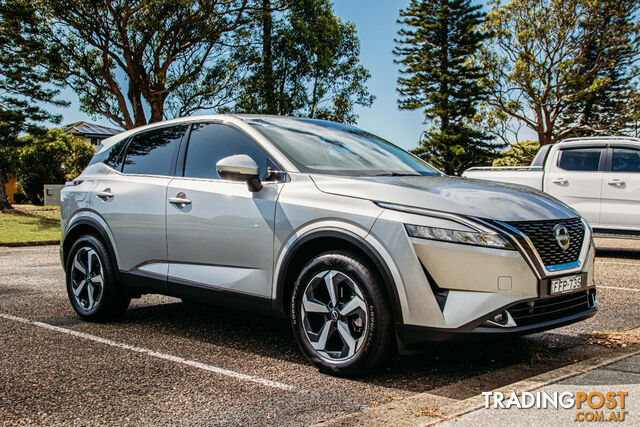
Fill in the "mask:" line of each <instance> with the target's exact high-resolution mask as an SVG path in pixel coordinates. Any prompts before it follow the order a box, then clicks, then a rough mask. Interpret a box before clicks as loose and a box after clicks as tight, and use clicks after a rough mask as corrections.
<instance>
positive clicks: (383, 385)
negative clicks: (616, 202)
mask: <svg viewBox="0 0 640 427" xmlns="http://www.w3.org/2000/svg"><path fill="white" fill-rule="evenodd" d="M598 244H599V246H600V247H602V250H600V251H599V252H598V258H597V260H596V280H597V283H598V285H599V290H598V301H599V304H600V310H599V313H598V314H597V315H596V316H595V317H593V318H591V319H589V320H587V321H585V322H582V323H579V324H576V325H571V326H568V327H564V328H560V329H556V330H553V331H549V332H546V333H540V334H535V335H532V336H530V337H523V338H518V339H515V340H510V341H492V342H487V343H479V344H473V351H469V345H468V344H440V345H432V346H429V347H427V348H426V349H425V352H424V353H422V354H419V355H415V356H410V357H403V358H400V359H397V360H396V361H395V362H393V363H392V364H391V365H390V366H389V367H388V368H387V369H386V370H383V371H382V372H379V373H376V374H373V375H370V376H367V377H364V378H358V379H344V378H335V377H331V376H328V375H325V374H322V373H319V372H318V371H317V370H316V369H315V368H314V367H313V366H311V365H309V364H308V363H307V362H306V361H305V360H304V358H303V357H302V355H301V354H300V352H299V350H298V348H297V347H296V344H295V341H294V339H293V337H292V335H291V332H290V329H289V326H288V323H287V322H286V321H284V320H280V319H271V318H268V317H264V316H257V315H253V314H247V313H242V312H237V311H231V310H227V309H222V308H216V307H202V306H198V305H193V304H185V303H183V302H181V301H180V300H177V299H173V298H168V297H163V296H144V297H143V298H140V299H136V300H133V301H132V304H131V306H130V308H129V310H128V312H127V313H126V315H125V317H124V318H123V319H122V320H119V321H117V322H113V323H106V324H95V323H87V322H84V321H82V320H80V319H79V318H78V317H77V316H76V315H75V313H74V312H73V310H72V309H71V306H70V304H69V302H68V300H67V296H66V291H65V288H64V274H63V272H62V269H61V267H60V264H59V258H58V249H57V247H54V246H45V247H27V248H1V250H0V337H1V340H0V352H1V353H2V355H3V356H2V363H1V364H0V420H1V421H0V422H1V423H3V424H26V423H44V424H114V423H118V424H141V423H142V424H151V423H153V424H214V425H229V424H243V425H265V424H269V425H270V424H278V425H308V424H314V423H323V422H325V421H328V420H332V419H334V418H336V417H340V416H344V415H346V414H352V413H356V412H358V411H361V410H363V409H366V408H370V407H376V406H379V405H384V404H385V403H388V402H393V401H397V400H401V399H406V398H409V397H411V396H414V395H416V394H419V393H425V392H428V393H431V394H433V395H434V396H438V398H439V399H441V400H442V401H443V403H447V402H456V401H460V400H463V399H467V398H469V397H471V396H474V395H477V394H479V393H480V392H482V391H487V390H492V389H495V388H497V387H500V386H503V385H506V384H510V383H513V382H516V381H520V380H522V379H525V378H528V377H531V376H534V375H537V374H540V373H542V372H546V371H549V370H552V369H555V368H558V367H560V366H563V365H566V364H569V363H573V362H574V361H576V360H583V359H586V358H589V357H593V356H595V355H599V354H605V353H615V351H616V349H615V347H611V346H609V345H605V344H606V343H604V344H603V343H598V342H594V341H593V339H592V337H591V336H590V335H589V334H590V333H591V332H593V331H614V330H618V331H625V330H629V329H634V328H637V327H640V304H639V303H638V301H640V242H638V241H610V240H602V241H598Z"/></svg>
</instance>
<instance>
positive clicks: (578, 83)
mask: <svg viewBox="0 0 640 427" xmlns="http://www.w3.org/2000/svg"><path fill="white" fill-rule="evenodd" d="M590 6H591V7H590V8H589V13H588V14H587V16H585V19H584V20H583V21H582V22H580V27H581V31H582V32H583V33H584V39H583V41H582V52H583V55H581V56H580V58H579V63H578V74H577V76H576V78H575V81H574V82H573V86H574V87H573V90H574V91H575V92H576V97H575V102H572V103H571V104H569V106H568V107H567V109H566V110H565V111H564V112H563V113H562V115H561V124H560V128H559V133H560V134H566V135H567V136H589V135H594V134H595V135H597V134H600V133H603V132H607V133H629V132H631V131H632V128H633V127H634V126H635V123H636V122H637V121H638V119H639V118H640V110H638V109H637V108H636V107H637V100H638V96H639V95H640V94H639V93H638V91H637V88H636V87H635V85H634V78H635V77H637V70H634V69H633V68H632V65H633V63H634V62H635V61H636V60H637V58H638V52H639V49H638V45H637V43H638V42H640V38H639V34H638V29H639V28H640V24H638V23H636V22H634V14H635V13H636V12H637V10H638V8H639V7H640V3H638V1H637V0H623V1H618V0H616V1H612V0H602V1H599V2H596V3H595V4H593V5H590ZM600 63H602V64H603V66H600ZM585 88H586V90H583V89H585Z"/></svg>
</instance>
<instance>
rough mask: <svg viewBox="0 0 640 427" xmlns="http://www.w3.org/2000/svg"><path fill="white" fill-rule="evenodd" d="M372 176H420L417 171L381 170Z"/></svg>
mask: <svg viewBox="0 0 640 427" xmlns="http://www.w3.org/2000/svg"><path fill="white" fill-rule="evenodd" d="M373 176H421V175H420V174H419V173H400V172H383V173H377V174H375V175H373Z"/></svg>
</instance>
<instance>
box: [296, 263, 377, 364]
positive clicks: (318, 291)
mask: <svg viewBox="0 0 640 427" xmlns="http://www.w3.org/2000/svg"><path fill="white" fill-rule="evenodd" d="M300 311H301V313H300V314H301V317H300V318H301V320H302V327H303V328H304V332H305V335H306V338H307V340H308V341H309V344H311V346H312V347H313V349H314V350H315V351H316V353H317V354H318V355H319V356H320V357H322V358H323V359H325V360H326V361H328V362H331V363H337V362H344V361H346V360H348V359H350V358H352V357H353V356H355V355H356V354H357V353H358V351H360V349H361V348H362V345H363V343H364V342H365V339H366V335H367V331H368V326H369V313H368V310H367V303H366V302H365V298H364V296H363V293H362V290H361V289H360V287H359V286H358V285H357V284H356V283H355V282H354V281H353V280H352V279H351V278H349V277H348V276H347V275H346V274H344V273H342V272H340V271H336V270H326V271H322V272H320V273H318V274H317V275H315V276H314V277H313V278H312V279H311V280H310V281H309V283H308V284H307V286H306V288H305V290H304V293H303V295H302V304H301V305H300Z"/></svg>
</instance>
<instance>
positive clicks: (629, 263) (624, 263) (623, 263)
mask: <svg viewBox="0 0 640 427" xmlns="http://www.w3.org/2000/svg"><path fill="white" fill-rule="evenodd" d="M596 263H598V264H615V265H632V266H634V267H640V263H635V262H618V261H600V260H596Z"/></svg>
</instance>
